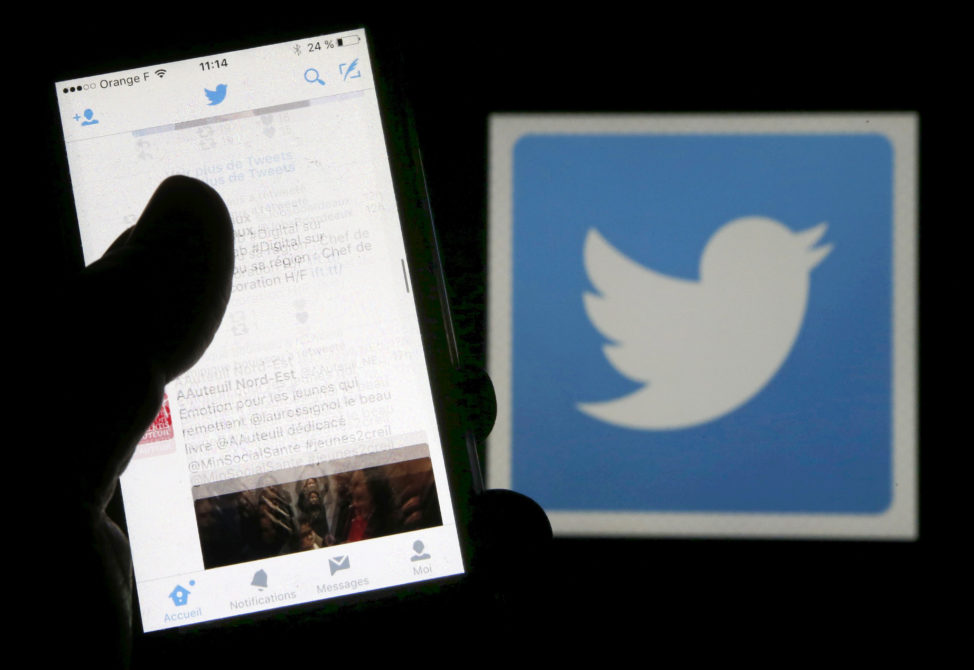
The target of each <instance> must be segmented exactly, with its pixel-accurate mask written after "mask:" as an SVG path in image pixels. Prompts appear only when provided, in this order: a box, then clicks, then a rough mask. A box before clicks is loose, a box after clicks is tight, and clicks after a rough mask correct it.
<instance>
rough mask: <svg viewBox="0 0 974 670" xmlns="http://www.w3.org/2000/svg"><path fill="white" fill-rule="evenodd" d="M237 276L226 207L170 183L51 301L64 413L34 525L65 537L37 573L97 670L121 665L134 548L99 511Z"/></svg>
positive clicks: (42, 478) (57, 419)
mask: <svg viewBox="0 0 974 670" xmlns="http://www.w3.org/2000/svg"><path fill="white" fill-rule="evenodd" d="M232 274H233V228H232V225H231V222H230V215H229V213H228V212H227V208H226V206H225V205H224V203H223V201H222V200H221V199H220V196H219V195H218V194H217V193H216V191H214V190H213V189H212V188H210V187H209V186H207V185H205V184H203V183H202V182H200V181H197V180H195V179H190V178H188V177H170V178H169V179H166V180H165V181H164V182H163V183H162V184H161V185H160V186H159V188H158V189H157V190H156V192H155V194H154V195H153V196H152V198H151V200H150V201H149V204H148V205H147V206H146V208H145V211H144V212H143V213H142V216H141V217H140V219H139V221H138V223H137V224H136V225H135V226H133V227H132V228H130V229H129V230H127V231H126V232H125V233H123V234H122V235H121V236H119V238H118V239H117V240H116V241H115V243H114V244H113V245H112V246H111V248H110V249H109V250H108V251H107V252H105V254H104V256H103V257H102V258H101V259H100V260H98V261H97V262H95V263H92V264H91V265H89V266H88V267H87V268H85V269H84V270H83V271H82V272H81V273H80V274H79V275H78V277H77V278H76V279H75V281H73V282H72V283H71V284H70V285H69V286H66V287H63V290H62V292H61V294H60V295H58V296H55V303H54V309H52V310H51V311H50V315H51V322H50V323H48V324H45V325H44V326H42V328H41V329H40V330H41V333H42V337H43V333H54V334H56V337H52V338H51V340H50V341H49V343H48V345H47V349H49V351H47V352H45V355H48V356H50V357H51V358H50V359H49V360H52V365H51V366H50V373H51V374H50V376H51V379H50V383H51V384H52V385H55V386H56V387H57V388H58V389H60V390H62V392H63V393H62V394H61V397H59V398H58V400H62V401H63V402H60V403H58V406H57V407H56V408H54V409H53V411H50V412H49V415H48V416H49V420H50V422H51V424H52V427H54V428H55V429H56V431H55V436H54V439H55V441H56V444H55V445H54V447H55V449H54V452H55V454H56V464H57V467H56V468H46V469H45V470H44V472H47V473H51V474H49V475H42V474H40V472H38V473H37V480H36V481H37V484H38V485H39V486H43V485H44V482H46V481H47V482H49V481H50V480H51V479H53V480H54V481H56V486H55V488H56V495H55V496H53V497H49V498H45V499H44V500H42V501H41V503H40V514H39V516H40V517H41V518H42V519H45V520H46V522H47V523H51V524H53V525H54V526H55V529H54V530H56V532H57V538H58V540H57V543H56V545H55V546H54V547H51V549H52V550H56V551H53V552H52V553H48V554H45V556H44V557H43V558H42V560H41V563H40V564H39V565H38V566H37V567H46V568H47V569H46V570H44V569H42V570H39V571H38V572H39V574H45V573H46V575H47V576H49V577H50V579H51V581H50V582H46V583H45V586H44V587H43V588H44V589H45V590H49V591H50V594H52V595H53V596H54V597H57V600H58V601H61V600H62V599H64V598H70V602H72V603H75V604H76V605H78V607H79V609H78V611H79V614H80V616H75V617H71V619H70V620H68V621H63V622H60V621H59V622H58V626H59V627H60V626H64V627H65V628H66V630H67V631H70V632H71V633H72V639H76V640H80V641H81V644H83V645H84V650H81V649H78V648H70V649H64V650H59V651H64V652H65V653H66V654H67V655H70V654H71V653H75V654H79V653H81V652H82V651H84V652H85V653H84V654H83V655H84V657H85V658H86V659H88V661H89V662H90V663H92V664H93V666H94V667H115V666H123V665H125V663H126V662H127V658H128V653H129V643H130V640H131V630H132V612H131V603H132V568H131V557H130V553H129V549H128V542H127V540H126V537H125V535H124V533H122V531H121V530H120V529H119V528H118V526H117V525H116V524H115V523H114V522H112V521H111V520H110V519H109V518H108V516H107V515H106V513H105V507H106V505H107V503H108V501H109V500H110V499H111V497H112V495H113V493H114V491H115V488H116V485H117V482H118V477H119V475H120V474H121V472H122V471H123V470H124V468H125V467H126V465H127V464H128V462H129V460H130V459H131V457H132V454H133V452H134V450H135V447H136V445H137V444H138V441H139V439H140V438H141V437H142V435H143V434H144V433H145V430H146V428H147V427H148V426H149V424H150V423H151V422H152V420H153V419H154V418H155V416H156V414H157V413H158V412H159V408H160V405H161V402H162V395H163V388H164V386H165V385H166V384H167V383H168V382H169V381H170V380H172V379H173V378H175V377H176V376H178V375H179V374H181V373H182V372H184V371H185V370H187V369H188V368H189V367H190V366H191V365H193V363H195V362H196V360H197V359H199V357H200V356H201V355H202V354H203V352H204V351H205V349H206V347H207V346H208V345H209V343H210V341H211V340H212V339H213V336H214V334H215V333H216V330H217V328H218V327H219V325H220V321H221V319H222V318H223V313H224V311H225V309H226V306H227V301H228V300H229V298H230V287H231V278H232ZM38 346H40V345H38ZM58 429H59V430H58ZM49 597H50V595H49ZM50 653H51V651H48V654H50ZM48 658H50V656H48Z"/></svg>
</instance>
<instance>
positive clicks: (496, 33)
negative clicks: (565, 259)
mask: <svg viewBox="0 0 974 670" xmlns="http://www.w3.org/2000/svg"><path fill="white" fill-rule="evenodd" d="M333 9H334V7H329V6H311V5H306V6H296V7H291V6H289V7H284V6H283V5H282V6H281V7H278V6H270V5H267V6H262V7H248V8H228V7H226V6H212V5H211V6H206V7H203V6H196V7H192V6H182V7H178V8H173V7H119V6H114V5H112V6H106V5H99V6H88V7H78V8H76V9H75V10H73V11H71V12H70V14H65V13H64V12H63V10H57V11H55V10H51V12H50V16H44V17H40V16H38V18H37V19H36V25H37V26H40V27H41V28H40V30H39V31H38V33H37V34H36V39H34V38H32V37H31V36H30V35H20V36H19V37H18V40H20V42H21V43H22V44H23V47H22V48H21V50H20V51H18V53H17V54H16V58H17V60H16V61H15V62H17V63H20V65H19V71H18V74H19V75H20V78H22V79H23V81H22V82H19V81H18V83H17V84H16V86H17V87H22V88H21V89H19V90H18V100H23V99H25V98H26V96H21V93H20V91H21V90H28V91H29V92H30V96H29V99H30V101H31V111H30V114H28V115H27V116H29V118H26V119H22V120H24V121H25V122H26V123H27V124H28V126H29V127H30V125H31V124H36V126H34V127H33V129H32V131H31V133H26V135H29V136H31V137H32V138H42V139H41V141H40V142H37V141H34V143H33V148H31V149H30V150H29V155H30V158H32V159H35V160H37V161H38V163H37V165H36V166H34V169H32V170H31V171H30V172H29V173H28V174H26V175H25V177H24V181H23V182H21V183H20V185H21V186H22V187H23V188H27V189H29V190H30V191H31V192H33V191H35V190H36V191H37V193H38V198H37V211H38V212H39V217H38V228H37V229H36V230H32V231H31V235H32V237H33V238H34V240H35V241H36V240H37V239H39V240H40V243H41V245H42V246H44V247H46V248H47V249H49V250H50V256H51V257H52V263H51V265H52V273H51V275H52V281H56V280H59V279H60V277H61V276H62V275H65V274H70V272H72V271H73V267H74V266H72V260H71V253H70V251H71V245H72V244H73V242H72V240H71V237H70V234H69V235H68V236H67V237H65V236H64V233H63V231H70V230H71V229H72V225H73V212H72V211H71V210H70V209H68V208H66V207H65V206H64V204H63V203H64V202H70V201H69V200H65V199H64V197H63V196H64V193H65V189H66V188H67V182H66V179H67V177H66V173H65V172H64V167H63V165H62V163H61V161H63V149H62V148H61V147H60V146H59V144H58V143H59V142H60V130H59V128H58V125H57V117H56V109H55V108H54V97H53V86H51V82H52V81H54V80H55V79H56V78H59V77H66V76H72V75H81V74H91V73H95V72H105V71H111V70H114V69H119V68H121V67H123V66H124V67H129V66H137V65H151V64H156V63H161V62H166V61H170V60H177V59H181V58H193V57H197V56H202V55H207V54H210V53H214V52H219V51H225V50H228V49H235V48H244V47H249V46H255V45H258V44H261V43H271V42H276V41H283V40H285V39H291V38H299V37H303V36H308V35H312V34H323V33H326V32H329V30H330V29H331V27H333V26H348V25H352V24H353V23H356V22H357V21H360V20H362V21H364V22H366V23H367V24H379V25H381V27H382V28H383V29H390V28H391V29H398V30H399V34H400V36H401V37H402V44H401V51H402V55H403V60H404V65H405V76H406V79H407V81H406V84H407V86H408V89H409V95H410V103H411V104H412V106H413V109H414V113H415V121H416V125H417V130H418V134H419V139H420V143H421V147H422V151H423V158H424V162H425V167H426V176H427V181H428V186H429V190H430V197H431V203H432V208H433V213H434V219H435V223H436V226H437V231H438V234H439V237H440V243H441V251H442V254H443V259H444V265H445V272H446V276H447V282H448V285H449V290H450V297H451V302H452V307H453V310H454V318H455V321H456V326H457V335H458V339H459V341H460V349H461V354H462V355H463V357H464V358H465V360H467V361H469V362H472V363H474V364H477V365H484V364H485V331H484V327H485V314H484V310H485V295H486V281H485V279H486V274H485V269H486V185H487V169H488V166H487V160H486V158H487V154H486V151H487V119H488V115H489V114H490V113H492V112H502V111H503V112H517V111H538V112H561V111H566V112H579V111H591V112H680V111H714V112H725V111H778V110H781V111H800V110H824V111H845V110H850V111H874V110H875V111H882V110H908V111H919V112H920V121H921V130H920V132H921V162H922V165H921V174H922V175H923V179H922V183H921V203H923V211H924V212H925V213H927V216H928V217H929V212H930V211H931V203H932V202H935V200H936V196H935V195H934V194H935V192H936V189H937V185H936V183H935V182H934V179H933V178H932V177H931V175H932V174H935V173H936V170H937V164H936V160H934V159H932V158H931V157H932V156H933V155H934V152H935V151H937V149H938V143H939V141H940V133H941V123H942V115H943V113H944V111H945V109H944V108H945V102H944V101H945V98H946V96H945V95H944V94H942V92H941V91H942V88H941V86H942V84H941V83H940V80H939V79H938V77H937V76H935V74H936V73H938V72H940V71H941V67H942V66H943V65H944V63H943V62H942V61H940V60H939V56H938V55H937V53H936V50H935V49H931V48H930V47H929V43H928V42H927V40H928V38H929V37H930V35H929V34H928V33H927V32H926V31H925V27H924V24H923V22H922V21H919V20H918V19H916V17H904V18H903V19H902V20H900V21H898V22H895V23H891V22H889V21H877V20H874V19H873V18H871V17H867V16H863V17H855V16H852V15H851V14H849V13H848V12H847V11H846V12H844V13H842V14H837V15H833V14H829V13H827V12H825V13H823V14H822V15H818V16H814V17H813V16H810V15H807V12H810V9H808V8H807V7H806V8H805V9H804V10H797V11H791V12H788V13H787V14H784V13H774V12H771V13H763V14H761V15H756V16H750V15H747V14H745V13H743V12H742V11H741V10H740V9H739V8H737V7H733V8H731V9H728V10H723V11H721V10H714V9H710V8H707V9H704V8H702V7H697V6H688V7H686V8H685V9H683V10H679V11H677V10H672V9H671V10H666V11H662V10H660V9H659V8H653V9H650V10H647V9H645V8H644V9H641V10H640V11H638V12H634V11H633V10H625V11H623V10H622V9H620V8H614V7H611V6H602V5H586V6H584V7H577V8H567V7H563V8H559V9H558V10H557V12H556V11H555V9H553V8H552V9H549V10H547V12H538V13H536V14H533V15H530V16H527V15H526V14H525V12H526V8H525V7H518V6H513V7H512V6H500V5H498V6H488V5H478V6H474V5H469V6H464V7H462V8H459V7H455V6H454V7H452V8H450V9H449V10H444V11H439V12H435V13H434V12H419V13H417V14H410V13H409V12H406V11H403V10H400V11H397V12H395V13H394V15H389V14H388V13H384V14H379V13H377V12H371V13H366V14H364V15H363V14H359V15H351V14H347V13H346V14H345V15H339V14H340V13H333V12H332V10H333ZM281 10H283V11H284V12H285V14H284V15H282V16H276V15H275V14H277V13H279V11H281ZM823 11H824V10H823ZM13 27H15V26H13ZM15 81H17V80H15ZM594 91H597V93H594ZM37 101H41V103H40V104H39V105H38V104H37ZM45 105H50V106H51V108H50V111H49V113H45V112H44V111H43V109H42V110H41V111H36V109H37V108H38V107H43V106H45ZM9 111H11V110H10V108H9V107H8V112H9ZM921 220H922V219H921ZM924 249H925V252H924V253H927V249H926V246H924ZM923 416H925V415H921V420H923ZM926 447H929V448H925V449H924V450H923V451H921V473H922V474H921V480H920V490H921V506H920V539H919V540H918V541H916V542H885V541H869V542H855V541H852V542H850V541H818V540H805V541H777V540H685V539H684V540H678V539H646V540H621V539H613V540H607V539H557V540H556V541H555V545H554V551H553V554H552V556H551V559H550V561H549V562H548V563H547V564H546V565H545V566H544V567H543V569H542V572H543V574H539V575H538V579H539V580H543V581H544V582H545V584H546V587H545V589H543V590H542V591H541V595H540V596H539V597H542V598H544V599H545V602H544V603H542V605H541V606H538V605H537V603H535V604H534V609H531V608H530V607H529V608H528V610H529V611H531V612H532V613H534V614H536V616H534V614H532V616H531V617H526V618H528V619H530V624H529V625H530V629H529V630H528V631H527V632H526V635H525V636H523V637H522V643H523V641H524V639H525V638H526V639H528V640H531V641H532V644H531V646H532V647H533V648H534V650H535V651H536V652H539V653H541V654H547V653H553V654H554V655H556V656H558V657H569V656H568V655H570V654H573V653H574V650H575V649H578V648H588V649H592V650H595V651H600V652H604V653H605V654H609V655H611V654H613V653H615V652H617V651H619V650H623V649H628V648H632V649H643V650H648V651H649V652H650V653H651V654H653V655H654V656H656V655H657V654H665V653H667V652H675V653H676V654H677V655H678V656H679V657H681V658H683V659H688V660H689V659H694V658H699V657H700V656H702V655H710V654H715V655H717V656H724V657H728V658H731V657H736V658H738V659H741V660H743V659H753V658H754V657H755V655H757V656H760V655H762V654H765V653H776V651H777V650H781V649H782V648H786V649H788V650H789V654H790V655H798V656H799V657H801V656H806V655H814V654H825V655H826V656H829V655H831V654H833V653H837V652H838V650H839V649H840V648H844V647H846V645H850V646H851V647H852V648H855V649H857V650H859V651H861V652H863V653H870V654H871V653H875V652H877V651H879V652H883V653H888V652H893V651H895V650H898V649H902V648H904V647H905V645H911V644H913V643H915V642H920V635H919V633H918V631H919V627H920V622H922V621H924V620H926V619H928V618H930V617H933V618H937V617H939V616H940V614H939V612H938V611H937V610H936V609H935V608H934V606H933V602H934V600H933V597H934V594H936V593H937V592H938V590H939V589H941V588H942V587H943V586H944V585H949V584H950V583H951V582H952V577H951V574H950V572H949V571H947V570H945V569H943V568H942V567H941V563H940V561H941V559H942V558H943V557H944V556H945V555H946V554H947V552H946V551H945V549H946V541H947V540H946V533H947V531H946V528H947V522H946V520H945V519H944V514H945V512H946V503H945V499H946V498H947V495H946V492H945V490H944V489H943V487H941V486H940V484H941V482H942V477H941V474H942V473H941V471H940V470H939V469H938V468H940V465H939V463H938V459H937V458H936V456H934V455H931V454H932V453H935V450H936V445H930V444H927V445H926ZM511 552H512V554H514V555H516V554H517V547H516V546H512V547H511ZM592 565H598V566H600V567H599V568H598V569H593V568H592V567H591V566H592ZM948 588H949V586H948ZM941 593H942V592H941ZM549 622H554V623H555V624H557V626H558V627H559V630H560V631H561V632H560V633H558V634H554V635H553V634H552V632H551V628H550V624H549ZM410 625H418V624H415V623H413V624H410ZM522 632H524V631H522ZM505 634H506V633H505ZM432 635H433V631H432V630H430V629H428V628H424V629H423V630H422V634H421V635H418V637H419V638H421V639H422V640H423V641H424V643H425V642H429V640H430V638H431V636H432ZM464 635H468V636H469V638H470V645H471V648H477V649H480V648H483V647H484V646H487V647H488V648H491V649H493V650H494V651H498V650H503V649H505V644H504V642H503V640H501V641H500V642H498V641H497V640H496V639H495V636H496V631H495V629H494V628H493V627H492V626H491V625H490V623H489V622H487V623H486V624H485V623H484V622H483V621H479V622H478V623H477V624H476V625H472V626H471V627H470V628H469V629H468V630H466V631H465V632H463V633H461V636H464ZM284 644H288V643H287V642H285V643H284ZM351 650H352V647H351V646H348V647H345V651H351ZM359 651H362V652H363V653H364V650H359ZM403 653H404V657H403V663H409V664H411V665H417V664H422V663H423V662H424V659H425V658H426V657H425V655H424V654H423V653H422V652H420V653H419V654H418V655H415V656H414V655H413V652H406V651H405V650H404V652H403ZM642 658H645V656H643V657H642Z"/></svg>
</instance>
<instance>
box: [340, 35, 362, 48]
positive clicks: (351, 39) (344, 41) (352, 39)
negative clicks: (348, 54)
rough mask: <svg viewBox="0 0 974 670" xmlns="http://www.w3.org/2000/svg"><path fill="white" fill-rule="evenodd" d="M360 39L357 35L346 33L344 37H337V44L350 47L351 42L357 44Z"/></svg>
mask: <svg viewBox="0 0 974 670" xmlns="http://www.w3.org/2000/svg"><path fill="white" fill-rule="evenodd" d="M361 41H362V39H361V38H360V37H359V36H358V35H346V36H345V37H339V38H338V46H340V47H350V46H352V45H353V44H358V43H359V42H361Z"/></svg>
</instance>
